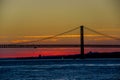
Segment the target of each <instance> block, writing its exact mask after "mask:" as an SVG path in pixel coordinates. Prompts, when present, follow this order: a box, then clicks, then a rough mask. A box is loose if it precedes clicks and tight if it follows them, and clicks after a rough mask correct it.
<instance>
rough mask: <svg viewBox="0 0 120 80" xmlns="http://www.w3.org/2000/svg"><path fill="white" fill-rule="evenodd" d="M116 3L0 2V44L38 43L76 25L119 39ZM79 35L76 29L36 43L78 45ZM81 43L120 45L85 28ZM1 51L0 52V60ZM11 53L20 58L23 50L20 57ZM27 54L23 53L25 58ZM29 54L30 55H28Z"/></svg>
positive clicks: (61, 0) (91, 0)
mask: <svg viewBox="0 0 120 80" xmlns="http://www.w3.org/2000/svg"><path fill="white" fill-rule="evenodd" d="M118 3H120V2H119V0H87V1H86V0H1V2H0V44H4V43H19V42H27V41H32V40H38V39H42V38H46V37H50V36H53V35H56V34H59V33H62V32H64V31H67V30H70V29H73V28H75V27H79V26H80V25H84V26H86V27H89V28H91V29H94V30H96V31H99V32H101V33H104V34H107V35H110V36H113V37H119V35H120V6H119V4H118ZM79 33H80V32H79V29H78V30H76V31H73V32H71V33H68V34H64V35H61V36H58V37H56V38H53V39H49V40H46V41H40V42H39V43H41V44H80V40H79ZM85 44H120V41H117V40H113V39H111V38H106V37H103V36H100V35H98V34H95V33H92V32H90V31H88V30H86V29H85ZM4 51H6V50H4ZM4 51H3V50H1V49H0V57H1V56H2V55H3V53H4ZM11 51H12V50H11ZM13 51H14V50H13ZM8 53H9V52H8ZM14 53H16V54H14V55H22V54H24V50H23V52H18V53H20V54H17V52H14ZM27 53H28V52H25V54H26V55H27ZM29 53H30V54H29V55H30V56H31V55H32V53H31V52H29ZM44 53H45V54H47V53H46V52H44ZM44 53H43V54H44ZM48 53H49V52H48ZM50 53H52V52H50ZM54 53H56V54H57V53H61V52H59V51H57V52H54ZM62 53H64V51H63V52H62ZM4 55H5V54H4ZM4 55H3V56H4ZM9 55H10V54H9ZM14 55H13V56H14ZM10 56H11V55H10ZM24 56H25V55H24Z"/></svg>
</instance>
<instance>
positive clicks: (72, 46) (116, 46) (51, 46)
mask: <svg viewBox="0 0 120 80" xmlns="http://www.w3.org/2000/svg"><path fill="white" fill-rule="evenodd" d="M80 46H81V45H78V44H63V45H62V44H55V45H50V44H48V45H33V44H31V45H7V44H5V45H3V44H1V45H0V48H75V47H76V48H77V47H80ZM84 47H90V48H92V47H93V48H120V45H84Z"/></svg>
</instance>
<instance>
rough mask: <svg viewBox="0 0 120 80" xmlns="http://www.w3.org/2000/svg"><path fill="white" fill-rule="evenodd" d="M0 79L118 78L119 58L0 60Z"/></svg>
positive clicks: (115, 79) (85, 79)
mask: <svg viewBox="0 0 120 80" xmlns="http://www.w3.org/2000/svg"><path fill="white" fill-rule="evenodd" d="M0 80H120V59H84V60H81V59H73V60H72V59H71V60H70V59H69V60H64V59H63V60H60V59H53V60H50V59H48V60H44V59H43V60H40V59H29V60H10V59H6V60H0Z"/></svg>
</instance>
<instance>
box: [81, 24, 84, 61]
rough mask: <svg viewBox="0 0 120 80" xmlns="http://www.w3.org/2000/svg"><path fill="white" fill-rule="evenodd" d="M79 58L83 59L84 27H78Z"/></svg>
mask: <svg viewBox="0 0 120 80" xmlns="http://www.w3.org/2000/svg"><path fill="white" fill-rule="evenodd" d="M80 43H81V46H80V58H81V59H84V58H85V55H84V26H80Z"/></svg>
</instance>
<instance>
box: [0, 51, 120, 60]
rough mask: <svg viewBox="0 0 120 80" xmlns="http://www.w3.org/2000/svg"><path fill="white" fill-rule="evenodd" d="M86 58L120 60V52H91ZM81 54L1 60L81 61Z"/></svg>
mask: <svg viewBox="0 0 120 80" xmlns="http://www.w3.org/2000/svg"><path fill="white" fill-rule="evenodd" d="M84 56H85V58H120V52H111V53H110V52H109V53H107V52H106V53H99V52H89V53H87V54H85V55H84ZM80 57H81V55H80V54H75V55H66V56H40V55H39V56H38V57H16V58H0V60H3V59H20V60H21V59H80Z"/></svg>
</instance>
